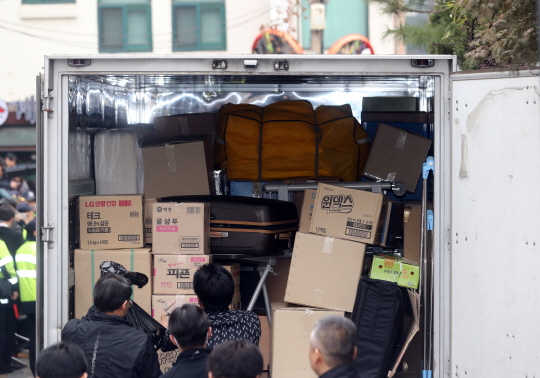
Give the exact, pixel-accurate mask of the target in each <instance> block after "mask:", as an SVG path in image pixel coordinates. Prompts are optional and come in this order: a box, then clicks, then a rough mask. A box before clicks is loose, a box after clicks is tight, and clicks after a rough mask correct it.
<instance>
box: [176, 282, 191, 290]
mask: <svg viewBox="0 0 540 378" xmlns="http://www.w3.org/2000/svg"><path fill="white" fill-rule="evenodd" d="M176 288H177V289H182V290H193V282H177V283H176Z"/></svg>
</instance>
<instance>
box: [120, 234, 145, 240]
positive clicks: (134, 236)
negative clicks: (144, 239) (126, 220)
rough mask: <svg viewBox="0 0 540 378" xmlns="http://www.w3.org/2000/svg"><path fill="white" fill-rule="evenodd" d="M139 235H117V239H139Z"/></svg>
mask: <svg viewBox="0 0 540 378" xmlns="http://www.w3.org/2000/svg"><path fill="white" fill-rule="evenodd" d="M139 240H141V235H118V241H139Z"/></svg>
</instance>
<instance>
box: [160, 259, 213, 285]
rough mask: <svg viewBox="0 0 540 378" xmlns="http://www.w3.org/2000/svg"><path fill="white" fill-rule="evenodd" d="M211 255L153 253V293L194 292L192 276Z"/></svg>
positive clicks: (206, 262)
mask: <svg viewBox="0 0 540 378" xmlns="http://www.w3.org/2000/svg"><path fill="white" fill-rule="evenodd" d="M211 262H212V255H154V294H175V295H177V294H195V291H194V290H193V276H194V275H195V272H196V271H197V270H198V269H199V268H200V267H201V266H203V265H205V264H209V263H211Z"/></svg>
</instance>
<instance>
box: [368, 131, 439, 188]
mask: <svg viewBox="0 0 540 378" xmlns="http://www.w3.org/2000/svg"><path fill="white" fill-rule="evenodd" d="M431 144H432V141H431V140H430V139H428V138H424V137H421V136H419V135H416V134H413V133H410V132H408V131H405V130H403V129H399V128H397V127H394V126H390V125H387V124H385V123H381V124H380V125H379V127H378V128H377V133H376V134H375V138H374V140H373V143H372V144H371V148H370V150H369V156H368V158H367V161H366V164H365V165H364V172H363V173H362V175H363V176H365V177H368V178H370V179H373V180H376V181H390V182H402V183H403V184H405V186H406V188H407V191H408V192H411V193H414V192H415V190H416V185H417V184H418V180H419V179H420V175H421V174H422V164H423V163H424V162H425V161H426V157H427V155H428V152H429V148H430V147H431Z"/></svg>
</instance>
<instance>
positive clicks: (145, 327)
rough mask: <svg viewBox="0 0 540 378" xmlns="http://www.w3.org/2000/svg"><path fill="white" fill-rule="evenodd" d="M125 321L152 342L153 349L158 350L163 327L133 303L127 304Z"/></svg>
mask: <svg viewBox="0 0 540 378" xmlns="http://www.w3.org/2000/svg"><path fill="white" fill-rule="evenodd" d="M126 320H127V321H128V322H130V323H131V324H133V328H136V329H140V330H141V331H143V332H144V333H146V334H147V335H148V336H150V339H151V340H152V344H153V345H154V348H156V350H157V349H159V348H161V346H162V344H163V340H164V337H165V327H163V326H162V325H161V324H160V323H159V322H158V321H157V320H156V319H154V318H153V317H151V316H150V315H149V314H148V313H147V312H146V311H144V310H143V309H142V308H140V307H139V305H138V304H137V303H135V302H133V301H131V302H130V304H129V309H128V312H127V314H126Z"/></svg>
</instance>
